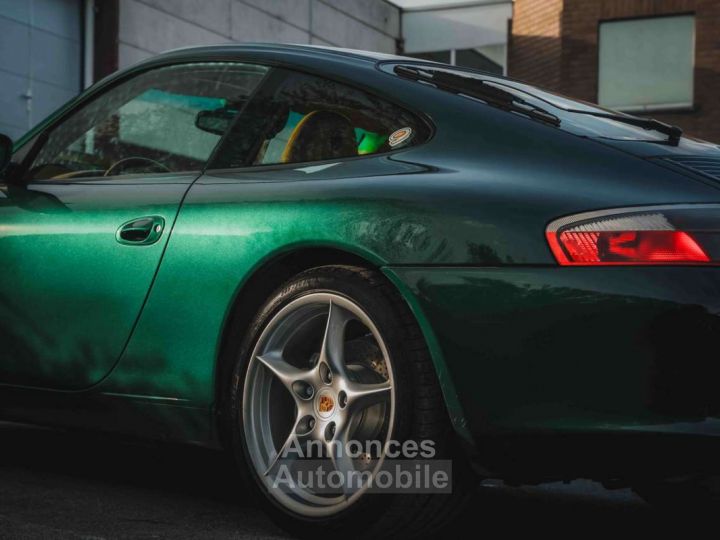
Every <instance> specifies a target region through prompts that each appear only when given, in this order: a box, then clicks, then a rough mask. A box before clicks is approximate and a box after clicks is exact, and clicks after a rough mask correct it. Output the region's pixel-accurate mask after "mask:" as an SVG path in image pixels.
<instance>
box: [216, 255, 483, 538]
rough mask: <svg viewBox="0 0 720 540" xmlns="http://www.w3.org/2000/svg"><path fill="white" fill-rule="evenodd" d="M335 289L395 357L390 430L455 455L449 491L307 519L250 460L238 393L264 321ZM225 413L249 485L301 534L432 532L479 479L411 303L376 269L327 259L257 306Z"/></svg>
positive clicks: (378, 500) (368, 501)
mask: <svg viewBox="0 0 720 540" xmlns="http://www.w3.org/2000/svg"><path fill="white" fill-rule="evenodd" d="M320 291H323V292H333V293H336V294H340V295H343V296H345V297H347V298H349V299H351V300H352V301H354V302H355V303H357V304H358V305H360V306H361V307H362V308H363V309H364V310H365V312H366V313H367V314H368V315H370V317H371V318H372V319H373V322H374V324H375V325H376V327H377V328H378V330H379V331H380V333H381V334H382V336H383V339H384V340H385V344H386V346H387V348H388V351H389V353H390V355H391V357H392V359H393V361H392V364H393V374H394V377H395V381H396V415H395V417H396V418H395V437H394V439H396V440H400V441H404V440H417V441H420V440H432V441H434V442H435V448H436V449H437V453H436V457H435V458H436V459H452V461H453V493H452V494H371V493H368V494H364V495H363V496H362V497H361V498H360V499H359V500H358V501H357V502H355V503H354V504H353V505H351V506H350V507H349V508H347V509H346V510H343V511H341V512H339V513H337V514H335V515H332V516H329V517H322V518H309V517H306V516H302V515H299V514H296V513H293V512H291V511H289V510H288V509H286V508H284V507H282V506H281V505H280V504H279V503H278V501H277V500H276V499H275V498H274V497H273V496H271V495H270V493H269V492H268V488H267V487H266V486H265V484H263V483H262V482H261V481H260V479H259V478H258V474H257V472H256V471H255V470H254V468H253V466H252V465H251V461H250V457H249V454H248V447H247V444H246V441H245V435H244V429H243V414H242V411H241V409H242V392H243V386H244V381H245V376H246V374H247V368H248V364H249V362H248V360H249V355H250V354H251V353H252V351H253V350H254V346H255V343H256V342H257V340H258V338H259V336H260V334H261V333H262V330H263V328H264V326H265V325H266V324H267V323H268V322H269V320H271V319H272V317H273V315H274V314H276V313H277V312H278V311H279V310H280V309H281V308H282V307H283V306H285V305H287V304H288V303H289V302H291V301H293V300H295V299H297V298H299V297H301V296H303V295H306V294H309V293H312V292H320ZM229 408H230V410H229V414H228V419H229V421H230V423H231V425H230V426H229V430H230V431H229V432H230V434H231V440H232V451H233V453H234V455H235V458H236V460H237V462H238V464H239V467H240V469H241V471H242V472H243V474H244V475H245V476H247V477H248V480H249V484H250V486H251V489H253V490H254V492H255V493H256V494H257V495H259V497H258V500H259V501H260V502H261V504H262V505H263V507H264V509H265V510H266V511H267V513H268V514H269V515H270V516H271V518H272V519H273V520H274V521H275V523H277V524H278V525H280V526H281V527H282V528H284V529H285V530H287V531H288V532H290V533H291V534H293V535H294V536H297V537H301V538H309V537H313V538H318V537H320V536H318V535H320V534H322V537H325V538H327V535H328V533H331V532H333V531H335V532H338V533H340V534H342V535H343V536H345V537H350V538H352V537H369V536H373V537H379V538H389V537H401V538H412V537H418V536H422V535H428V534H432V533H434V532H437V531H439V530H441V529H442V527H443V525H444V524H445V523H447V522H448V520H451V519H452V518H453V517H454V516H456V515H457V514H459V513H460V512H461V511H462V510H463V508H464V506H465V504H466V502H467V501H468V500H469V494H470V492H471V491H472V490H473V489H474V487H475V486H476V482H475V479H474V476H473V475H472V473H471V472H470V469H469V467H468V466H467V462H466V460H465V459H464V455H462V452H460V451H458V447H457V442H456V437H455V434H454V431H453V429H452V426H451V424H450V421H449V417H448V414H447V411H446V409H445V405H444V401H443V397H442V393H441V390H440V386H439V383H438V380H437V376H436V373H435V369H434V366H433V364H432V361H431V358H430V354H429V352H428V349H427V346H426V343H425V341H424V339H423V336H422V334H421V332H420V329H419V327H418V325H417V323H416V321H415V319H414V317H413V315H412V313H411V312H410V310H409V308H408V306H407V305H406V304H405V302H404V301H403V300H402V298H401V297H400V296H399V294H398V293H397V292H396V291H395V289H394V288H393V286H392V285H391V284H390V283H389V282H388V281H387V280H386V279H385V278H384V277H383V276H382V275H381V274H379V273H378V272H375V271H371V270H367V269H363V268H357V267H350V266H324V267H318V268H314V269H311V270H308V271H305V272H303V273H301V274H299V275H297V276H295V277H294V278H292V279H291V280H289V281H288V282H286V283H285V284H284V285H282V286H281V287H280V288H279V289H278V290H276V291H275V292H274V293H273V294H272V295H271V296H270V298H269V299H268V300H267V302H266V303H265V304H264V305H263V306H262V308H261V309H260V310H259V312H258V313H257V315H256V317H255V319H254V320H253V322H252V324H251V326H250V327H249V329H248V332H247V334H246V336H245V339H244V342H243V344H242V346H241V348H240V351H239V354H238V357H237V365H236V367H235V370H234V374H233V377H232V381H231V384H230V396H229Z"/></svg>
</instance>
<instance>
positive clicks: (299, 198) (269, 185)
mask: <svg viewBox="0 0 720 540" xmlns="http://www.w3.org/2000/svg"><path fill="white" fill-rule="evenodd" d="M380 76H382V77H389V78H390V79H392V80H391V81H390V82H389V83H388V87H394V88H395V89H396V91H399V88H401V86H400V85H404V86H402V88H403V89H404V93H403V101H404V103H405V104H406V105H407V106H409V107H412V108H414V109H415V110H417V111H421V112H422V113H423V114H425V115H427V116H428V117H429V118H430V119H432V121H433V123H434V124H435V126H436V131H435V134H434V136H433V138H432V139H431V140H430V141H429V142H427V143H425V144H423V145H420V146H418V147H415V148H412V149H409V150H405V151H401V152H396V153H393V154H391V155H386V156H375V157H366V158H356V159H350V160H344V161H340V162H338V163H335V164H332V163H331V164H328V165H331V166H330V167H327V168H315V169H310V170H307V169H305V168H304V167H302V166H298V167H293V166H279V167H269V168H265V167H257V168H254V169H245V170H233V171H209V172H208V173H207V174H206V175H205V176H204V177H202V178H201V179H200V180H198V182H196V183H195V184H194V185H193V187H192V188H191V189H190V191H189V193H188V195H187V197H186V199H185V201H184V203H183V206H182V208H181V211H180V214H179V216H178V219H177V222H176V224H175V227H174V228H173V231H172V234H171V237H170V240H169V243H168V248H167V250H166V253H165V256H164V259H163V261H162V264H161V266H160V269H159V271H158V274H157V277H156V280H155V283H154V285H153V288H152V291H151V293H150V296H149V298H148V301H147V303H146V306H145V308H144V311H143V314H142V316H141V319H140V321H139V323H138V325H137V327H136V330H135V333H134V335H133V337H132V340H131V342H130V344H129V346H128V348H127V350H126V352H125V355H124V357H123V358H122V360H121V361H120V363H119V365H118V366H117V368H116V370H115V372H114V373H113V374H112V376H111V377H109V378H108V380H107V381H106V382H105V384H104V386H103V390H104V391H108V392H120V393H123V392H124V393H135V394H147V395H157V396H171V397H174V398H180V399H182V400H184V401H183V402H184V403H186V404H188V406H198V407H206V406H209V405H210V404H211V403H212V402H213V399H214V389H215V385H214V381H213V378H214V375H215V366H216V362H217V359H218V356H219V352H220V345H221V336H222V333H223V329H224V327H225V324H226V321H227V317H228V314H229V313H230V312H231V309H232V306H233V302H234V301H235V299H236V298H237V296H238V293H239V292H240V291H241V290H242V288H243V286H244V284H245V283H247V282H248V280H249V278H250V277H251V276H253V275H254V274H255V273H256V272H262V271H263V268H264V265H265V264H266V263H267V262H268V261H272V260H274V259H275V258H276V257H278V256H280V255H282V254H285V253H289V252H291V251H293V250H297V249H302V248H305V247H331V248H334V249H338V250H343V251H347V252H349V253H353V254H355V255H357V256H359V257H362V258H364V259H365V260H366V261H367V262H368V264H371V265H374V266H377V267H385V268H388V267H393V269H400V268H411V267H412V268H414V270H412V271H410V270H407V271H400V270H398V271H397V272H394V271H393V274H394V279H395V280H396V284H397V285H398V287H399V288H400V289H401V290H402V291H403V292H404V293H406V294H407V295H410V296H408V297H407V298H408V300H409V301H410V302H411V304H413V306H414V308H415V310H416V315H417V316H418V318H420V319H421V322H426V324H424V330H425V332H426V336H428V338H429V340H433V339H435V338H437V337H438V336H440V337H441V338H442V339H441V340H440V339H438V340H437V341H436V343H438V347H437V348H436V349H435V351H434V353H435V354H434V356H435V362H436V365H437V367H438V370H439V372H440V374H441V380H442V381H443V382H444V390H445V394H446V396H449V399H450V400H452V399H454V397H453V396H455V390H454V386H457V384H458V381H459V380H460V379H463V381H462V385H463V388H462V392H463V393H464V392H470V391H471V389H467V388H465V384H466V383H467V380H466V379H464V378H465V377H466V376H467V373H468V372H466V371H464V370H465V368H466V367H468V366H470V367H473V369H474V370H475V371H473V373H474V374H479V375H482V374H483V369H484V366H485V364H487V363H490V364H492V363H493V362H495V361H496V359H493V358H492V357H491V355H485V356H476V357H474V358H472V357H468V356H467V355H466V352H468V351H469V350H473V351H474V350H475V349H472V347H470V349H468V347H469V345H468V343H467V340H468V339H470V337H471V336H472V335H476V334H477V333H478V332H479V331H480V330H482V331H491V332H495V333H496V334H495V339H497V338H498V336H501V335H506V336H507V339H510V340H512V339H515V341H516V342H517V340H520V341H522V336H523V335H525V334H523V333H524V332H527V331H532V328H533V324H532V322H531V321H530V320H526V319H527V317H530V315H526V317H524V318H523V320H525V321H526V324H522V325H520V326H516V327H515V328H516V329H517V331H518V332H520V333H521V335H520V336H518V337H517V338H514V337H513V332H512V331H511V329H510V327H509V325H511V324H512V323H513V321H512V317H508V311H507V309H506V308H504V307H503V302H504V300H502V294H503V291H505V292H507V293H509V294H510V295H511V297H510V300H508V301H511V300H512V298H515V299H517V298H521V299H522V298H525V296H523V294H524V293H523V291H524V289H523V286H521V285H517V284H513V281H512V279H511V280H510V285H507V284H506V283H505V282H504V280H503V279H497V278H493V277H492V276H497V275H498V274H497V273H494V274H493V272H501V270H498V268H504V269H508V271H511V270H510V269H512V268H521V267H525V268H531V267H533V268H542V269H544V270H543V271H544V272H547V273H546V274H544V276H545V277H547V278H549V277H551V276H554V275H555V274H553V272H558V273H557V276H558V277H557V278H553V279H559V280H561V281H562V279H563V278H562V277H560V276H568V277H571V273H569V272H563V273H562V274H561V273H560V272H559V269H557V268H555V261H554V259H553V258H552V255H551V253H550V251H549V250H548V248H547V245H546V243H545V240H544V230H545V226H546V225H547V223H548V222H549V221H550V220H552V219H555V218H557V217H560V216H562V215H567V214H570V213H576V212H582V211H588V210H594V209H598V208H608V207H615V206H629V205H634V206H636V205H643V204H667V203H692V202H717V201H718V199H720V197H718V194H719V193H720V192H718V190H717V189H716V188H715V187H712V186H711V185H708V184H703V183H702V182H699V181H695V180H690V179H687V178H683V177H682V176H679V175H678V174H676V173H674V172H672V171H669V170H667V169H664V168H662V167H659V166H656V165H654V164H652V163H649V162H647V161H644V160H642V159H639V158H636V157H632V156H630V155H627V154H625V153H623V152H620V151H618V150H616V149H611V148H609V147H606V146H604V145H602V144H599V143H596V142H591V141H589V140H586V139H581V138H579V137H576V136H574V135H570V134H568V133H564V132H562V131H560V130H557V129H555V128H552V127H549V126H546V125H543V124H541V123H538V122H535V121H531V120H528V119H526V118H522V117H519V116H515V115H512V114H508V113H505V112H502V111H498V110H495V109H492V108H490V107H487V106H484V105H481V104H478V103H474V102H471V101H470V100H468V99H464V98H459V97H455V96H448V95H445V94H442V93H439V92H437V91H436V90H434V89H431V88H423V87H421V88H418V86H419V85H414V84H412V83H409V82H407V81H398V80H395V78H393V77H391V76H389V75H385V74H382V75H380ZM370 83H372V80H371V81H370ZM313 165H315V164H313ZM441 267H446V268H449V267H456V268H457V267H465V268H468V271H471V270H472V271H478V269H482V268H484V269H488V272H490V277H487V276H484V275H480V276H479V280H480V283H482V284H483V286H482V287H480V288H478V287H477V284H475V285H472V284H473V283H475V282H474V281H473V278H472V276H471V275H470V274H468V275H465V274H462V273H461V274H460V275H459V276H456V277H455V278H453V279H454V281H453V283H454V285H453V286H454V287H455V288H453V289H445V290H447V291H450V292H452V294H453V295H454V298H456V302H457V306H455V307H456V308H457V309H458V310H459V311H458V313H464V314H466V316H467V318H466V320H472V321H475V322H478V321H480V320H483V321H488V320H492V314H493V311H494V310H496V309H497V310H499V312H500V315H501V317H500V318H499V319H498V320H499V321H504V324H505V325H508V326H503V328H502V332H499V331H498V327H497V326H496V325H500V324H501V323H497V322H492V323H490V324H489V326H488V325H487V324H486V325H485V326H482V325H478V326H472V325H471V326H468V325H467V324H465V325H463V326H462V328H463V329H464V330H463V339H460V337H459V336H456V335H455V334H453V333H451V332H450V333H449V332H448V331H447V327H446V325H444V324H441V323H440V321H439V319H438V318H442V313H443V310H444V309H446V308H447V306H446V305H444V304H443V306H444V307H443V308H442V309H440V308H438V307H437V299H435V300H433V303H428V302H427V301H426V300H427V299H426V298H425V296H424V294H425V293H424V289H423V287H422V284H423V283H424V280H423V272H425V270H427V271H428V272H429V273H428V276H429V277H432V276H437V275H438V274H436V273H434V272H436V271H437V270H436V269H437V268H441ZM490 269H493V270H490ZM389 272H390V271H389ZM617 275H619V273H618V274H617ZM588 279H589V280H590V285H587V286H589V287H590V288H593V287H594V288H597V287H600V286H601V283H602V281H603V280H604V279H605V278H604V277H603V275H602V274H600V273H596V274H588ZM531 281H532V280H531ZM541 281H542V280H540V281H536V282H534V283H540V282H541ZM471 285H472V286H471ZM464 286H468V291H471V293H472V294H471V295H470V296H468V297H467V298H464V297H463V293H462V290H463V287H464ZM473 287H474V288H473ZM537 287H539V288H540V289H541V290H544V289H542V285H541V284H538V285H537ZM557 287H558V288H560V289H561V288H562V285H561V284H558V285H557ZM436 290H441V289H436ZM567 290H573V289H572V286H569V288H568V289H567ZM579 290H581V291H582V290H583V289H582V288H580V289H579ZM578 294H581V293H578ZM628 294H629V293H628ZM541 296H542V295H541ZM533 298H535V297H533ZM544 298H547V299H548V300H549V301H552V302H555V303H556V304H557V302H560V301H561V299H562V295H561V294H559V293H549V294H548V295H546V296H544ZM516 304H517V306H518V307H517V309H520V306H521V303H517V302H516ZM622 305H623V303H622V301H620V302H619V303H616V304H615V306H616V307H617V308H618V309H621V307H622ZM585 307H587V306H585ZM511 312H512V310H511ZM473 313H474V314H477V316H476V317H470V315H472V314H473ZM528 313H534V314H535V315H537V316H538V317H543V314H542V310H539V309H535V310H534V311H533V310H529V311H528ZM503 317H504V318H503ZM446 322H447V320H446ZM478 324H479V323H478ZM608 329H609V327H608ZM465 332H466V334H465ZM503 332H504V333H503ZM586 334H587V332H586ZM528 335H529V334H528ZM590 335H592V332H590ZM559 336H560V334H557V335H553V336H552V338H553V339H557V338H558V337H559ZM578 339H579V338H578ZM463 343H464V345H463ZM463 347H465V349H463ZM522 354H523V353H522V351H520V350H519V349H517V348H515V349H512V348H511V349H508V351H507V355H506V356H509V357H511V359H512V361H515V362H516V366H515V367H516V368H517V369H518V371H519V372H518V376H519V377H527V376H529V375H530V373H528V372H522V369H521V368H522V367H523V366H521V365H519V364H517V363H518V362H520V363H522V361H521V360H520V358H521V356H522ZM513 355H514V356H513ZM512 361H508V359H507V358H503V361H502V363H501V364H500V365H490V366H488V370H489V371H488V372H487V375H488V378H487V379H485V381H484V382H483V384H487V385H490V386H492V385H494V384H498V385H500V384H503V385H504V384H509V375H508V374H509V373H510V372H512V370H513V369H515V368H513V367H512V365H513V364H512ZM563 362H564V361H563ZM562 365H565V364H564V363H561V364H558V365H557V366H556V367H558V369H559V368H560V367H562ZM448 366H450V367H451V369H448ZM507 370H511V371H507ZM556 373H557V370H555V371H553V370H549V371H548V372H547V374H548V375H549V376H552V377H554V376H555V374H556ZM568 381H569V379H568ZM497 388H498V387H495V389H496V393H495V394H492V395H493V396H495V397H497V398H498V400H497V401H494V400H493V403H495V404H496V405H497V406H498V407H500V406H504V405H505V404H507V402H508V401H507V400H505V399H503V397H502V395H500V394H498V392H499V391H497ZM578 388H581V387H578ZM463 399H470V401H469V402H467V403H466V405H467V406H470V407H473V408H476V409H480V408H481V407H482V406H484V405H485V403H483V402H482V400H480V401H477V400H476V399H475V398H474V397H473V398H465V397H463ZM483 399H484V398H483ZM493 399H494V398H493ZM491 414H492V413H491ZM508 414H509V413H508ZM463 423H464V419H463V418H460V417H458V418H456V425H458V426H462V425H463Z"/></svg>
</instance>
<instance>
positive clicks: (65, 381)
mask: <svg viewBox="0 0 720 540" xmlns="http://www.w3.org/2000/svg"><path fill="white" fill-rule="evenodd" d="M196 177H197V175H189V176H184V177H183V176H177V175H176V176H174V177H173V183H151V182H146V183H145V184H143V185H136V186H132V185H125V184H122V183H117V182H105V183H96V184H79V183H77V184H52V183H46V184H32V185H28V186H8V187H6V188H4V189H3V190H2V194H0V260H2V264H3V272H4V273H5V274H6V275H8V276H11V277H10V278H8V279H3V280H2V281H1V282H0V341H1V342H2V343H3V347H2V350H1V352H0V383H4V384H19V385H26V386H35V387H46V388H60V389H66V390H72V389H74V390H77V389H82V388H87V387H90V386H92V385H93V384H96V383H98V382H99V381H100V380H102V379H103V378H104V377H105V376H106V375H107V374H108V373H109V372H110V371H111V370H112V368H113V366H114V365H115V363H116V362H117V360H118V359H119V358H120V355H121V353H122V351H123V349H124V347H125V344H126V343H127V341H128V339H129V337H130V334H131V331H132V328H133V326H134V324H135V321H136V320H137V318H138V316H139V314H140V311H141V309H142V306H143V303H144V301H145V297H146V295H147V292H148V288H149V287H150V284H151V283H152V280H153V277H154V275H155V271H156V269H157V266H158V263H159V262H160V258H161V256H162V253H163V250H164V248H165V244H166V242H167V239H168V235H167V234H165V235H163V234H162V232H161V233H159V234H158V235H157V238H156V243H154V244H153V245H137V246H131V245H121V244H119V243H118V242H117V241H116V238H115V237H116V231H117V229H118V227H120V226H121V225H122V224H123V223H125V222H128V221H129V220H133V219H136V218H139V217H142V216H145V215H155V216H157V217H158V218H160V219H162V220H164V221H165V222H168V223H173V221H174V220H175V216H176V214H177V210H178V208H179V205H180V201H181V200H182V197H183V196H184V194H185V192H186V191H187V188H188V186H189V184H190V183H191V182H192V181H193V180H194V179H195V178H196ZM160 239H162V241H157V240H160Z"/></svg>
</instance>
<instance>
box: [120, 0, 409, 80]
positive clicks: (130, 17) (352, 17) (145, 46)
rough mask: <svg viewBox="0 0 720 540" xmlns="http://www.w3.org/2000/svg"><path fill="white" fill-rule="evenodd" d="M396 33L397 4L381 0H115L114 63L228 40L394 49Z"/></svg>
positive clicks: (398, 14)
mask: <svg viewBox="0 0 720 540" xmlns="http://www.w3.org/2000/svg"><path fill="white" fill-rule="evenodd" d="M399 36H400V10H399V9H398V8H397V7H395V6H394V5H392V4H390V3H389V2H387V1H386V0H120V28H119V51H118V52H119V64H120V66H119V67H120V68H123V67H127V66H128V65H131V64H134V63H135V62H138V61H139V60H142V59H144V58H147V57H149V56H152V55H154V54H157V53H159V52H162V51H166V50H168V49H175V48H178V47H188V46H194V45H211V44H217V43H227V42H231V41H232V42H277V43H311V44H319V45H332V46H336V47H348V48H356V49H368V50H374V51H379V52H387V53H394V52H396V43H397V41H396V40H397V39H398V38H399Z"/></svg>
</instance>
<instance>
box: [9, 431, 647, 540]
mask: <svg viewBox="0 0 720 540" xmlns="http://www.w3.org/2000/svg"><path fill="white" fill-rule="evenodd" d="M470 508H471V509H470V511H468V512H467V513H466V514H465V515H464V516H463V517H461V518H460V519H458V520H457V521H456V522H455V523H454V525H452V526H450V527H448V529H447V530H445V531H443V534H442V536H443V537H445V538H446V537H449V536H450V535H453V534H457V535H460V534H462V535H463V536H466V535H467V531H468V527H477V526H481V529H485V528H486V527H502V530H504V531H511V530H519V529H523V530H526V529H528V528H532V529H533V530H534V531H535V532H545V531H547V532H552V533H561V532H562V531H563V530H568V531H570V530H572V529H571V528H572V527H573V525H581V526H584V527H587V526H591V527H592V529H597V528H598V527H599V526H602V527H607V528H608V530H612V529H615V528H618V527H620V526H622V527H623V530H624V531H627V530H628V529H627V527H628V526H635V527H637V529H638V530H642V531H643V532H645V533H647V532H649V531H650V530H651V529H653V528H655V527H657V526H658V516H657V514H656V513H655V512H653V510H652V509H650V507H648V506H647V505H646V504H645V503H643V502H642V501H641V500H640V499H639V498H637V497H636V496H635V495H634V494H632V492H630V491H629V490H617V491H606V490H604V489H602V488H601V487H599V486H598V485H597V484H594V483H591V482H573V483H572V484H570V485H569V486H565V485H562V484H551V485H544V486H537V487H526V488H510V487H506V486H504V485H502V484H500V483H495V484H490V485H483V486H481V487H479V489H478V492H477V494H476V496H475V498H474V500H473V501H472V505H471V507H470ZM577 532H580V531H577ZM17 537H22V538H50V537H52V538H87V537H94V538H108V537H109V538H116V537H126V538H171V537H173V538H187V537H192V538H247V537H253V538H285V537H286V536H285V534H284V533H283V532H282V531H280V530H279V529H277V528H276V527H275V526H274V525H272V523H270V521H269V520H268V519H267V518H266V517H265V516H264V514H263V513H262V512H261V511H260V510H259V508H258V506H257V504H256V501H253V500H251V499H250V498H249V496H248V495H247V490H246V489H245V487H244V486H243V483H242V481H241V480H240V479H239V478H238V476H237V474H236V473H235V472H234V470H233V464H232V462H231V459H230V458H229V457H228V456H227V455H226V454H224V453H222V452H217V451H212V450H207V449H202V448H195V447H186V446H172V445H164V444H145V443H135V442H127V441H120V440H117V439H115V438H109V437H105V436H102V435H88V434H78V433H66V432H60V431H54V430H46V429H41V428H34V427H30V426H24V425H18V424H2V423H0V538H17Z"/></svg>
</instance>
